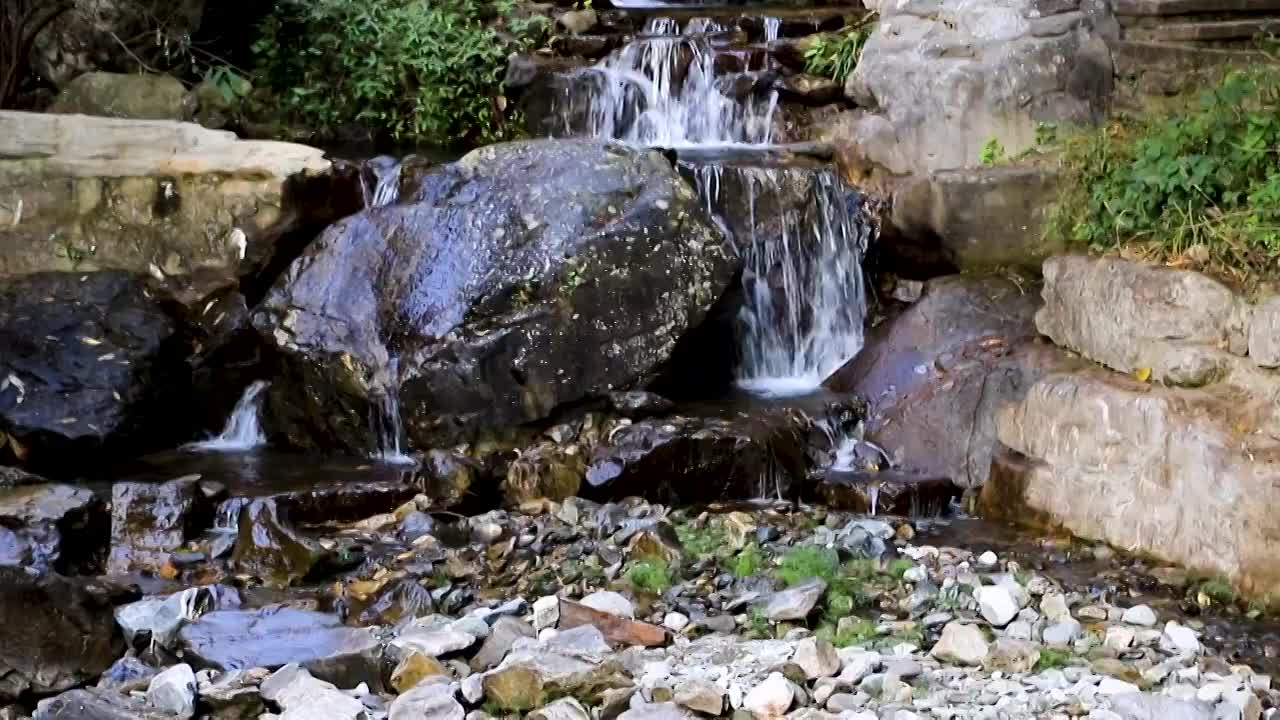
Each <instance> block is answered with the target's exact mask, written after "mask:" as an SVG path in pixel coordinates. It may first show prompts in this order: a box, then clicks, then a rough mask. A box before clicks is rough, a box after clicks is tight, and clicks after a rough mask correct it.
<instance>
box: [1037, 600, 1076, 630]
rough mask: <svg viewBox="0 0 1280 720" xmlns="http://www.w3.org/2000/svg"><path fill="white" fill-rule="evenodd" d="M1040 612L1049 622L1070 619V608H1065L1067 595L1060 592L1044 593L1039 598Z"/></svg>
mask: <svg viewBox="0 0 1280 720" xmlns="http://www.w3.org/2000/svg"><path fill="white" fill-rule="evenodd" d="M1040 612H1041V614H1043V615H1044V616H1045V617H1046V618H1047V619H1048V620H1049V622H1055V623H1059V622H1064V621H1067V620H1070V619H1071V610H1070V609H1068V608H1067V597H1066V596H1065V595H1063V594H1062V593H1045V595H1044V597H1042V598H1040Z"/></svg>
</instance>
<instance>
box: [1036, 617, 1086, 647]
mask: <svg viewBox="0 0 1280 720" xmlns="http://www.w3.org/2000/svg"><path fill="white" fill-rule="evenodd" d="M1081 632H1083V628H1081V626H1080V623H1079V622H1078V621H1076V620H1063V621H1062V622H1060V623H1054V624H1053V625H1050V626H1049V627H1047V628H1045V629H1044V632H1043V633H1042V634H1041V635H1040V639H1041V640H1042V641H1044V644H1045V645H1056V646H1063V645H1070V644H1071V643H1073V642H1075V641H1076V640H1077V639H1078V638H1079V637H1080V633H1081Z"/></svg>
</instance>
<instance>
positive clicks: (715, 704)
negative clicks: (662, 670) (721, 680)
mask: <svg viewBox="0 0 1280 720" xmlns="http://www.w3.org/2000/svg"><path fill="white" fill-rule="evenodd" d="M724 696H725V692H724V688H722V687H720V686H718V685H716V684H715V683H711V682H708V681H706V680H698V679H693V680H686V681H684V682H683V683H680V684H679V685H677V686H676V691H675V698H674V699H675V703H676V704H677V705H679V706H681V707H686V708H689V709H690V710H693V711H695V712H700V713H705V714H707V715H712V716H715V715H719V714H720V713H722V712H724Z"/></svg>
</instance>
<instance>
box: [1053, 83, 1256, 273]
mask: <svg viewBox="0 0 1280 720" xmlns="http://www.w3.org/2000/svg"><path fill="white" fill-rule="evenodd" d="M1061 164H1062V169H1063V177H1064V180H1065V182H1064V191H1063V193H1062V201H1061V202H1060V204H1059V206H1058V208H1057V210H1056V211H1055V213H1054V215H1053V217H1052V218H1051V221H1050V225H1049V230H1048V232H1049V233H1050V234H1051V235H1052V236H1056V237H1059V238H1061V239H1063V240H1066V241H1069V242H1074V243H1078V244H1081V245H1087V246H1089V247H1091V248H1092V249H1094V250H1098V251H1109V250H1116V249H1119V248H1121V247H1127V248H1130V249H1132V250H1136V251H1140V252H1145V253H1147V254H1148V255H1149V256H1151V257H1152V258H1153V259H1157V260H1162V261H1180V260H1182V259H1183V258H1184V257H1191V256H1196V255H1200V256H1203V259H1202V260H1198V261H1197V262H1202V263H1206V264H1207V265H1208V266H1209V267H1210V269H1213V270H1216V271H1219V272H1222V273H1224V274H1228V275H1231V276H1234V277H1235V278H1236V279H1239V280H1243V281H1248V280H1249V279H1251V278H1258V277H1268V276H1269V277H1274V276H1276V274H1277V273H1276V271H1277V269H1280V265H1278V263H1280V204H1277V201H1278V200H1280V74H1278V73H1276V72H1275V70H1274V68H1269V67H1268V68H1254V69H1246V70H1236V71H1233V72H1231V73H1229V74H1228V75H1227V76H1226V77H1225V78H1224V79H1223V80H1222V82H1221V83H1219V84H1217V85H1216V86H1215V87H1213V88H1212V89H1210V90H1209V91H1207V92H1205V93H1204V95H1203V96H1202V98H1201V99H1200V102H1199V103H1197V104H1194V105H1192V106H1191V107H1190V108H1189V109H1187V110H1185V111H1182V112H1177V113H1172V114H1168V115H1159V116H1155V117H1146V118H1139V119H1127V120H1118V121H1115V122H1112V123H1110V124H1108V125H1107V126H1105V127H1103V128H1101V129H1099V130H1097V131H1093V132H1087V133H1084V134H1081V135H1077V136H1076V137H1072V138H1069V139H1067V140H1066V141H1065V142H1064V154H1063V157H1062V160H1061ZM1193 248H1195V249H1196V252H1195V253H1189V251H1191V250H1192V249H1193Z"/></svg>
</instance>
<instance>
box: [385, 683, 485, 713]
mask: <svg viewBox="0 0 1280 720" xmlns="http://www.w3.org/2000/svg"><path fill="white" fill-rule="evenodd" d="M465 716H466V711H464V710H463V709H462V705H461V704H460V703H459V702H458V701H457V700H456V699H455V698H454V696H453V690H452V688H450V687H449V683H448V682H434V683H433V682H428V683H424V684H422V685H419V686H417V687H415V688H413V689H412V690H410V691H409V692H407V693H404V694H402V695H400V696H399V697H397V698H396V699H395V700H394V701H392V703H391V712H390V715H389V719H390V720H462V719H463V718H464V717H465Z"/></svg>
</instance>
